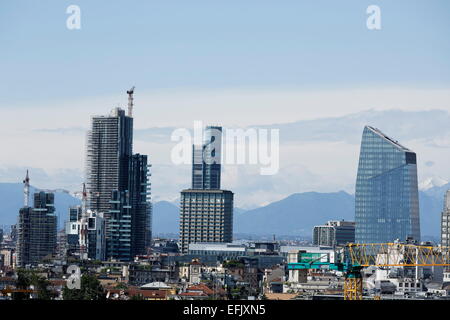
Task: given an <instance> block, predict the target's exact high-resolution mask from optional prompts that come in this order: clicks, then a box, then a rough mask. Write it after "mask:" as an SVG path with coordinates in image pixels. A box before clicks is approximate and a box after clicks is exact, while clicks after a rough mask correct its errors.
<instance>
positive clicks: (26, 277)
mask: <svg viewBox="0 0 450 320" xmlns="http://www.w3.org/2000/svg"><path fill="white" fill-rule="evenodd" d="M31 286H33V287H34V290H35V291H36V299H39V300H51V299H52V298H54V297H55V294H54V293H53V292H52V291H50V290H49V289H48V287H49V286H50V282H49V281H48V280H47V279H45V278H44V277H41V276H39V275H37V274H36V272H34V271H28V270H23V269H20V270H18V271H17V281H16V288H17V289H20V290H27V289H29V288H30V287H31ZM13 299H14V300H28V299H29V294H28V293H25V292H15V293H14V294H13Z"/></svg>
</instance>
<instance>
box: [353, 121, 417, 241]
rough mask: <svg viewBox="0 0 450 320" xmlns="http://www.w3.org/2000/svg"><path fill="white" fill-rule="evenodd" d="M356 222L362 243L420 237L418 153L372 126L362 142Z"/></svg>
mask: <svg viewBox="0 0 450 320" xmlns="http://www.w3.org/2000/svg"><path fill="white" fill-rule="evenodd" d="M355 222H356V236H355V238H356V239H355V240H356V242H358V243H383V242H393V241H394V240H396V239H400V240H401V241H405V240H406V239H407V238H408V237H410V238H412V239H414V240H416V241H420V220H419V192H418V183H417V160H416V154H415V153H414V152H413V151H411V150H409V149H407V148H405V147H404V146H402V145H401V144H399V143H398V142H397V141H395V140H393V139H391V138H389V137H388V136H386V135H385V134H383V133H382V132H381V131H379V130H378V129H375V128H373V127H369V126H366V127H365V128H364V132H363V136H362V142H361V150H360V157H359V166H358V174H357V180H356V197H355Z"/></svg>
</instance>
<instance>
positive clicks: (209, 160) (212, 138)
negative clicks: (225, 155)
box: [192, 126, 222, 190]
mask: <svg viewBox="0 0 450 320" xmlns="http://www.w3.org/2000/svg"><path fill="white" fill-rule="evenodd" d="M221 157H222V127H216V126H207V127H206V129H205V133H204V139H203V144H202V145H199V146H196V145H193V146H192V189H213V190H215V189H220V177H221Z"/></svg>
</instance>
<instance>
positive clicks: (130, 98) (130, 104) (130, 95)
mask: <svg viewBox="0 0 450 320" xmlns="http://www.w3.org/2000/svg"><path fill="white" fill-rule="evenodd" d="M127 94H128V116H129V117H132V116H133V94H134V86H133V87H132V88H131V89H130V90H127Z"/></svg>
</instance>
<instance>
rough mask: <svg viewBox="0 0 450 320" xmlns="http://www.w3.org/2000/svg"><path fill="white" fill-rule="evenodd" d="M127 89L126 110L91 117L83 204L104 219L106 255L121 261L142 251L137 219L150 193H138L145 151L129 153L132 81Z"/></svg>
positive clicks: (143, 226)
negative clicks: (143, 199) (85, 195)
mask: <svg viewBox="0 0 450 320" xmlns="http://www.w3.org/2000/svg"><path fill="white" fill-rule="evenodd" d="M127 94H128V115H126V114H125V111H124V110H123V109H121V108H115V109H113V110H112V112H111V114H110V115H108V116H94V117H93V118H92V126H91V130H90V131H89V132H88V136H87V153H86V157H87V158H86V181H87V185H86V186H87V198H88V200H87V207H88V209H89V210H91V211H93V212H96V213H99V214H102V215H103V217H104V219H105V229H106V232H105V233H106V258H107V259H116V260H121V261H130V260H132V259H133V256H134V255H135V254H142V253H145V245H144V246H143V245H142V241H141V240H140V239H141V238H142V234H143V233H145V230H146V228H147V226H146V224H145V223H144V224H142V223H140V222H138V221H147V220H148V219H147V214H148V213H149V210H148V209H146V208H148V206H149V203H148V201H147V200H146V201H142V196H144V198H147V195H148V194H147V189H146V190H145V192H146V193H145V194H144V195H142V193H143V192H144V191H142V186H143V185H145V186H147V183H148V180H147V168H148V165H147V157H146V156H141V155H133V118H132V108H133V94H134V87H133V88H132V89H131V90H128V91H127ZM144 168H145V169H144ZM144 171H145V172H144ZM137 186H139V187H137ZM148 193H149V192H148Z"/></svg>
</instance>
